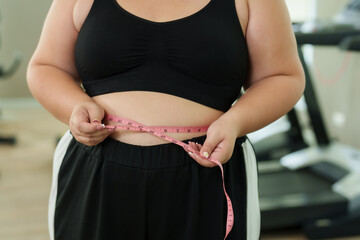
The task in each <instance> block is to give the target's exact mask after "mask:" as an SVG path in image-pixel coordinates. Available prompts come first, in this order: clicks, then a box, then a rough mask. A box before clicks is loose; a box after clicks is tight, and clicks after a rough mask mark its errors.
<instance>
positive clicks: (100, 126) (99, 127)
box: [96, 124, 105, 130]
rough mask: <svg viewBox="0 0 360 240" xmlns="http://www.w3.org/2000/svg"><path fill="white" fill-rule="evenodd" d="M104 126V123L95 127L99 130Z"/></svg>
mask: <svg viewBox="0 0 360 240" xmlns="http://www.w3.org/2000/svg"><path fill="white" fill-rule="evenodd" d="M104 128H105V125H104V124H101V125H99V126H97V127H96V129H97V130H101V129H104Z"/></svg>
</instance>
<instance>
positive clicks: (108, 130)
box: [91, 128, 115, 138]
mask: <svg viewBox="0 0 360 240" xmlns="http://www.w3.org/2000/svg"><path fill="white" fill-rule="evenodd" d="M113 132H115V129H114V128H103V129H100V130H97V131H96V132H94V133H92V134H91V137H94V138H96V137H103V136H108V135H110V134H111V133H113Z"/></svg>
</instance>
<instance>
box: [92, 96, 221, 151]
mask: <svg viewBox="0 0 360 240" xmlns="http://www.w3.org/2000/svg"><path fill="white" fill-rule="evenodd" d="M93 99H94V100H95V102H97V103H98V104H99V105H100V106H102V107H103V108H104V110H105V112H106V113H107V114H110V115H115V116H120V117H125V118H127V119H131V120H135V121H136V122H139V123H141V124H143V125H145V126H149V127H151V126H183V127H195V126H209V125H211V123H212V122H213V121H215V120H216V119H218V118H219V117H220V116H221V115H222V114H223V112H221V111H219V110H216V109H212V108H209V107H207V106H204V105H201V104H199V103H196V102H192V101H189V100H187V99H183V98H180V97H176V96H173V95H169V94H163V93H158V92H146V91H143V92H140V91H131V92H117V93H111V94H105V95H99V96H96V97H94V98H93ZM103 123H104V124H106V125H114V124H116V123H114V122H111V121H107V120H106V119H104V121H103ZM205 134H206V132H189V133H188V132H185V133H182V132H179V133H166V135H168V136H170V137H173V138H175V139H177V140H180V141H182V140H186V139H190V138H194V137H198V136H203V135H205ZM110 138H113V139H116V140H118V141H120V142H124V143H127V144H133V145H142V146H151V145H158V144H165V143H168V141H166V140H164V139H161V138H159V137H156V136H154V135H152V134H150V133H148V132H140V131H132V130H122V129H120V130H117V131H115V132H114V133H113V134H111V135H110Z"/></svg>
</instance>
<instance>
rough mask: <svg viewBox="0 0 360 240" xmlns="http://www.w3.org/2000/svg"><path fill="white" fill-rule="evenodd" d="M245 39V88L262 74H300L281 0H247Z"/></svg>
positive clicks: (268, 75) (285, 10)
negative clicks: (247, 62) (247, 52)
mask: <svg viewBox="0 0 360 240" xmlns="http://www.w3.org/2000/svg"><path fill="white" fill-rule="evenodd" d="M248 6H249V20H248V25H247V30H246V41H247V45H248V49H249V56H250V74H249V78H248V80H247V81H248V82H247V83H246V88H248V87H250V86H251V85H252V84H254V83H256V82H257V81H259V80H261V79H264V78H266V77H271V76H276V75H299V76H301V74H302V71H303V70H302V66H301V63H300V60H299V57H298V51H297V45H296V40H295V36H294V33H293V30H292V25H291V20H290V16H289V13H288V10H287V6H286V3H285V1H284V0H271V1H269V0H248Z"/></svg>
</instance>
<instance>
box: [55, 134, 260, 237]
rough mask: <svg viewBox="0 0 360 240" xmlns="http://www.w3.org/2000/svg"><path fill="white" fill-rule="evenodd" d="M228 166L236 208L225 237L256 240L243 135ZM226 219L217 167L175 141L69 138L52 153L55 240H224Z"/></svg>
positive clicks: (249, 155) (251, 160) (252, 176)
mask: <svg viewBox="0 0 360 240" xmlns="http://www.w3.org/2000/svg"><path fill="white" fill-rule="evenodd" d="M205 138H206V136H205V135H204V136H201V137H196V138H192V139H191V141H194V142H198V143H201V144H202V143H203V142H204V140H205ZM189 140H190V139H189ZM187 141H188V140H184V141H183V142H187ZM223 167H224V174H225V186H226V190H227V192H228V194H229V196H230V198H231V200H232V204H233V209H234V227H233V229H232V231H231V232H230V234H229V236H228V237H227V239H228V240H241V239H250V240H253V239H258V238H259V230H260V226H259V220H260V218H259V205H258V196H257V195H258V193H257V165H256V162H255V157H254V152H253V149H252V146H251V144H250V142H249V140H248V139H247V138H246V137H242V138H238V139H237V140H236V143H235V147H234V152H233V155H232V157H231V159H230V160H229V161H228V162H227V163H226V164H223ZM226 214H227V205H226V198H225V196H224V192H223V189H222V178H221V171H220V168H219V167H214V168H207V167H203V166H201V165H199V164H198V163H197V162H196V161H194V160H193V159H192V158H190V156H188V154H187V153H186V152H185V151H184V150H183V148H181V147H180V146H178V145H175V144H173V143H168V144H160V145H153V146H137V145H132V144H127V143H123V142H119V141H117V140H114V139H111V138H107V139H106V140H105V141H103V142H102V143H100V144H98V145H97V146H94V147H89V146H86V145H84V144H81V143H79V142H77V141H76V140H75V138H73V137H72V136H71V134H70V133H69V132H67V133H66V134H65V136H64V137H63V138H62V140H61V141H60V143H59V145H58V147H57V150H56V152H55V158H54V170H53V185H52V190H51V195H50V204H49V228H50V235H51V239H55V240H202V239H204V240H222V239H224V236H225V224H226Z"/></svg>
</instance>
